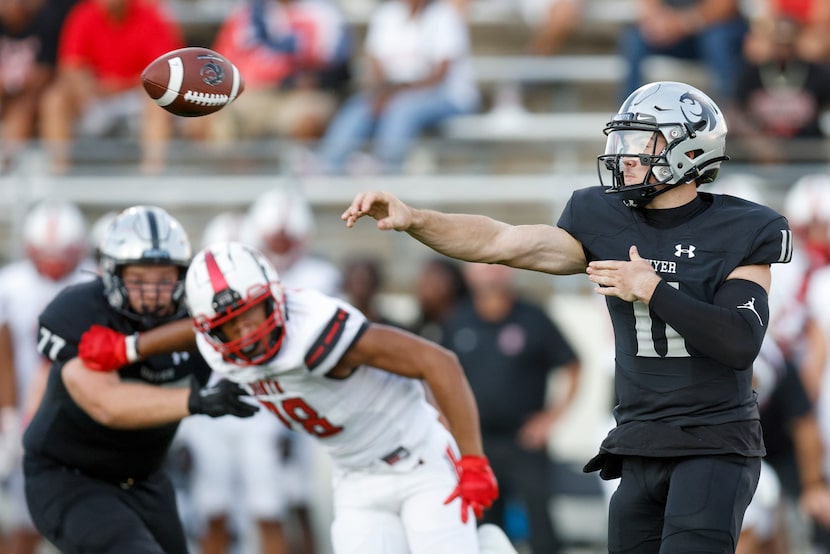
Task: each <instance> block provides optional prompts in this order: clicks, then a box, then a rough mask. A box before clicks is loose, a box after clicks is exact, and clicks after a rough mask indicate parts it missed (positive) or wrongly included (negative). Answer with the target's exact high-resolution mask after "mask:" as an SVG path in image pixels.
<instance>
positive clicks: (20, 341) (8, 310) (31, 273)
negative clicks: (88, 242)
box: [0, 259, 97, 403]
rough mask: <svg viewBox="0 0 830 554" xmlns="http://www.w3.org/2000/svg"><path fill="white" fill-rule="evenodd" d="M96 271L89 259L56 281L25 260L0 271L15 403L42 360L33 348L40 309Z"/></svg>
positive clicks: (0, 306)
mask: <svg viewBox="0 0 830 554" xmlns="http://www.w3.org/2000/svg"><path fill="white" fill-rule="evenodd" d="M96 273H97V272H96V267H95V264H94V263H93V262H92V260H89V259H85V260H83V261H81V263H79V264H78V266H77V267H76V268H75V269H73V270H72V271H71V272H70V273H69V274H68V275H66V276H65V277H64V278H62V279H60V280H59V281H53V280H51V279H49V278H47V277H44V276H43V275H41V274H40V273H38V271H37V269H36V268H35V265H34V264H33V263H32V262H30V261H29V260H20V261H17V262H13V263H11V264H9V265H7V266H5V267H4V268H3V269H2V270H0V324H6V325H8V326H9V330H10V331H11V337H12V349H13V352H14V368H15V377H16V380H17V399H18V402H20V403H22V402H23V399H24V398H25V397H26V394H27V392H28V390H29V387H30V386H31V381H32V378H33V377H34V375H35V373H36V372H37V369H38V368H39V367H41V365H42V364H43V363H44V362H45V360H44V358H43V357H42V356H41V355H40V353H39V352H38V349H37V340H38V322H37V318H38V316H39V315H40V312H42V311H43V309H44V308H45V307H46V305H47V304H49V302H50V301H51V300H52V299H53V298H54V297H55V296H56V295H57V294H58V293H59V292H60V291H61V290H63V289H64V288H65V287H68V286H69V285H74V284H76V283H81V282H83V281H89V280H91V279H93V278H94V277H95V275H96Z"/></svg>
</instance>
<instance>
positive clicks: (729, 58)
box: [0, 0, 830, 554]
mask: <svg viewBox="0 0 830 554" xmlns="http://www.w3.org/2000/svg"><path fill="white" fill-rule="evenodd" d="M171 1H172V0H0V132H1V133H2V134H1V135H0V137H1V138H0V140H2V148H1V149H0V175H1V174H3V173H4V172H5V171H8V170H11V169H12V168H13V167H14V163H15V160H16V157H17V156H18V155H19V154H20V153H21V152H23V151H24V150H26V149H31V148H34V149H40V150H42V151H43V152H44V153H46V154H47V159H48V160H49V164H50V166H49V169H48V170H49V171H51V172H53V173H55V174H64V173H67V172H71V171H72V148H73V142H74V140H75V139H76V138H77V137H80V136H92V137H98V138H108V137H116V136H124V135H127V136H132V137H134V138H136V139H137V140H138V142H139V144H140V145H141V161H140V167H141V170H142V171H143V172H145V173H148V174H157V173H159V172H163V171H164V170H165V166H166V164H167V162H168V160H166V159H165V156H166V155H167V152H168V149H167V148H166V147H165V145H166V144H167V143H168V142H169V141H172V140H176V139H185V140H188V141H194V142H199V143H205V144H206V145H207V146H209V147H222V145H226V144H229V143H233V142H235V141H240V140H256V139H260V138H282V139H287V140H289V141H290V142H291V144H293V145H294V150H293V154H294V155H293V157H292V160H293V163H294V165H295V167H294V169H295V170H296V171H298V172H300V173H305V174H361V175H365V174H393V173H398V172H401V171H402V170H403V166H404V163H405V160H406V157H407V155H408V154H409V153H410V152H411V150H412V148H413V145H414V144H415V143H416V142H417V141H418V140H419V138H420V137H421V136H423V135H425V134H426V133H428V132H430V130H431V129H434V128H435V127H436V126H437V125H439V124H440V123H441V122H442V121H445V120H447V119H448V118H452V117H455V116H459V115H463V114H471V113H477V112H486V111H487V110H488V109H490V108H491V106H490V104H489V102H488V98H487V97H486V95H484V94H482V91H481V89H480V87H479V85H478V83H477V81H476V77H475V74H474V69H473V64H472V61H473V58H472V56H473V44H472V39H471V27H470V26H471V24H470V20H471V17H472V16H471V14H472V12H474V9H475V6H474V5H473V3H474V2H475V1H476V0H381V1H378V2H377V3H375V4H373V7H372V10H371V15H370V17H369V19H368V22H367V25H366V29H365V36H361V37H359V36H358V34H357V33H356V32H355V27H354V25H353V24H352V23H350V21H349V19H348V18H347V17H346V15H345V14H344V10H343V6H341V5H339V4H338V3H337V2H335V1H334V0H238V1H236V2H233V3H231V2H229V3H228V7H227V14H226V17H225V18H224V20H223V21H221V23H220V24H219V25H218V28H217V32H216V34H215V37H214V39H213V42H212V43H211V44H200V46H209V47H212V48H214V49H215V50H217V51H218V52H220V53H222V54H223V55H225V56H226V57H228V58H229V59H230V60H232V61H233V62H234V63H235V64H236V65H237V66H238V67H239V68H240V70H241V72H242V74H243V76H244V77H245V80H246V91H245V93H244V94H243V95H241V96H240V97H239V98H238V99H237V100H236V101H235V102H234V103H233V104H232V105H230V106H229V107H228V108H226V109H223V110H222V111H221V112H218V113H217V114H215V115H214V116H210V117H205V118H196V119H192V120H177V119H175V118H174V117H173V116H171V115H170V114H168V113H167V112H165V111H163V110H161V109H159V108H158V106H156V105H155V104H154V103H152V101H150V100H149V98H148V97H147V96H146V95H145V94H144V93H143V91H142V90H141V87H140V80H139V77H140V74H141V71H142V70H143V69H144V67H146V65H147V64H148V63H149V62H151V61H152V60H153V59H155V58H156V57H158V56H159V55H161V54H163V53H165V52H167V51H169V50H172V49H175V48H179V47H181V46H184V45H188V40H187V29H186V28H185V27H184V26H183V25H182V23H180V22H177V21H176V19H175V18H174V17H173V16H172V13H173V11H172V10H171V5H170V4H169V3H170V2H171ZM344 1H348V0H344ZM502 1H503V2H505V3H510V4H511V8H512V9H515V10H516V12H517V13H519V14H521V16H522V17H523V21H524V22H525V24H526V25H527V41H526V55H527V56H556V55H557V54H558V53H560V52H562V51H563V50H564V49H566V48H567V43H568V40H569V38H570V37H571V36H572V34H573V33H574V32H575V31H576V29H577V28H578V26H579V25H582V24H584V17H585V14H586V10H587V8H586V5H587V4H589V3H590V2H592V1H593V0H502ZM630 6H631V14H630V18H629V19H628V20H627V22H626V23H625V24H624V27H623V32H621V33H620V40H619V44H618V46H617V48H618V50H617V51H616V53H618V54H619V55H620V56H621V57H622V58H623V59H624V60H625V63H626V68H627V73H626V78H625V79H623V80H622V81H621V82H620V83H619V96H620V98H624V97H626V96H627V95H628V94H629V93H630V92H631V91H632V90H634V89H635V88H636V87H637V86H639V85H640V84H642V80H643V78H644V77H643V70H642V68H643V64H644V63H645V62H646V60H647V59H648V58H649V57H650V56H653V55H661V56H669V57H677V58H679V59H694V60H698V61H699V62H701V63H702V64H703V66H704V67H705V68H706V69H707V72H708V73H709V75H710V79H711V88H710V90H711V93H712V95H713V97H715V98H716V99H717V100H718V102H719V104H720V105H721V106H722V107H723V108H724V110H726V111H727V120H728V121H729V125H730V136H736V137H740V138H742V139H743V140H742V141H735V142H733V144H738V145H742V146H738V148H739V149H741V148H743V149H745V152H742V154H743V155H744V156H747V157H748V159H751V160H753V161H755V162H758V163H781V162H786V161H788V155H789V154H788V153H789V152H791V151H792V150H794V149H800V150H802V153H803V149H804V147H803V145H804V144H807V143H806V142H801V141H809V140H811V139H817V138H823V137H824V135H825V130H824V129H823V128H822V126H821V125H820V122H821V121H820V119H821V114H822V112H823V111H824V110H826V109H827V108H828V104H830V73H828V72H830V66H828V63H830V2H827V1H823V0H812V1H811V0H800V1H796V0H789V1H788V0H754V1H751V0H750V1H745V2H739V1H738V0H632V1H631V2H630ZM192 45H194V46H195V45H196V44H192ZM609 113H610V112H609ZM597 133H598V134H599V130H597ZM815 161H822V162H826V159H825V158H824V155H823V153H821V152H819V151H817V152H816V158H815ZM716 185H717V187H713V190H715V188H717V189H718V190H717V192H723V193H727V194H733V195H736V196H742V197H746V198H749V199H751V200H756V201H760V202H761V203H764V202H765V199H764V198H763V194H764V193H763V188H762V187H761V186H760V185H759V184H758V182H757V181H755V180H753V179H752V178H750V177H748V176H735V178H734V179H731V180H724V181H723V182H721V183H717V182H716ZM704 190H706V189H704ZM783 212H784V214H785V215H786V216H787V218H788V219H789V221H790V224H791V226H792V229H793V231H794V232H795V241H796V243H795V246H796V255H795V256H794V261H793V262H792V263H790V264H786V265H776V266H775V267H774V270H773V277H774V281H773V287H772V296H771V299H770V303H771V308H772V312H773V313H772V316H771V326H770V330H769V332H768V334H767V337H768V340H767V345H766V346H765V348H764V351H763V352H762V354H761V357H760V358H759V360H758V362H757V363H756V365H755V384H756V390H757V392H758V400H759V404H760V406H761V408H762V417H763V424H764V433H765V441H766V445H767V450H768V456H767V458H766V466H765V468H764V473H763V478H762V483H761V485H759V489H758V493H757V494H756V498H755V499H754V501H753V504H752V506H751V507H750V510H749V511H748V512H747V517H746V521H745V525H744V533H743V534H742V538H741V543H740V544H739V552H740V553H741V554H784V553H787V552H805V553H816V554H819V553H830V488H828V484H827V477H828V476H830V454H828V453H830V367H828V366H830V316H828V314H827V310H826V309H825V308H824V305H825V303H826V302H825V301H824V291H825V290H827V287H828V286H830V282H828V281H830V174H811V175H805V176H803V177H801V178H799V179H798V180H797V181H795V182H793V183H792V184H791V186H789V187H788V190H787V195H786V201H785V204H784V209H783ZM112 217H113V214H105V215H104V216H103V217H101V218H100V219H99V220H97V221H95V222H89V221H88V220H87V218H86V216H85V215H84V214H83V213H82V211H81V209H80V208H79V207H78V206H76V205H73V204H72V203H69V202H66V201H62V200H57V199H51V200H45V201H43V202H40V203H38V204H36V205H34V206H32V207H31V209H30V210H29V212H28V213H27V214H26V217H25V221H24V224H23V226H22V237H21V238H22V241H23V244H22V248H21V249H20V250H21V252H22V253H23V256H22V257H21V258H20V259H19V260H14V261H12V262H10V263H9V264H7V265H6V266H5V267H2V269H0V554H32V553H34V552H42V551H44V550H48V547H45V546H44V545H43V544H42V543H41V540H40V538H39V536H38V535H37V534H36V533H35V532H34V530H33V528H32V525H31V521H30V520H29V518H28V517H27V511H26V508H25V501H24V499H23V495H22V474H21V471H20V434H21V432H22V429H24V428H25V426H26V424H27V422H28V419H29V418H30V417H31V414H32V413H33V410H34V407H35V406H37V403H38V401H39V397H40V392H41V390H42V387H43V382H44V381H43V380H44V373H45V371H46V370H47V367H48V366H46V365H44V361H43V360H42V359H40V357H39V355H38V354H37V348H36V344H35V343H36V340H37V337H36V334H35V329H36V319H37V316H38V314H39V312H40V311H41V310H42V308H43V307H44V306H45V305H46V304H47V303H48V301H49V300H50V299H51V298H52V297H54V295H55V294H56V293H57V292H58V291H59V290H60V289H62V288H63V287H65V286H67V285H70V284H73V283H76V282H79V281H81V280H84V279H88V278H90V277H91V276H93V275H95V273H96V271H97V269H96V264H95V255H96V245H97V243H98V241H99V240H100V238H101V236H102V235H103V232H104V230H105V229H106V225H107V224H108V222H109V221H110V220H111V218H112ZM90 223H91V224H90ZM315 228H316V224H315V215H314V213H313V211H312V209H311V206H310V205H309V203H308V202H307V200H306V198H305V196H304V194H303V191H302V190H300V189H299V188H298V189H290V190H289V189H285V190H284V189H275V190H272V191H268V192H267V193H266V194H264V195H262V196H261V197H258V198H256V199H255V200H254V201H253V202H251V204H250V207H249V209H248V210H247V211H245V212H240V213H235V212H221V213H216V214H215V218H214V219H212V220H211V221H210V223H209V224H208V225H207V226H206V227H205V228H204V229H203V230H202V231H201V232H199V233H196V235H195V236H200V237H202V242H203V244H208V243H211V242H214V241H218V240H230V239H233V240H240V241H243V242H247V243H250V244H253V245H255V246H256V247H257V248H260V249H261V250H262V251H263V252H265V253H266V254H267V255H268V257H269V259H270V260H271V261H272V262H273V264H274V266H275V267H276V268H277V270H278V271H279V273H280V276H281V278H282V281H283V282H284V283H285V284H286V285H287V286H290V287H293V286H303V287H310V288H316V289H319V290H322V291H324V292H325V293H327V294H330V295H335V296H341V297H343V298H347V299H349V301H350V302H352V303H353V304H354V305H355V306H357V307H358V308H360V309H361V310H362V311H363V312H364V313H365V314H366V315H367V317H368V318H369V319H371V320H373V321H379V322H385V323H389V324H393V325H399V326H402V327H407V328H410V329H412V330H414V331H415V332H417V333H419V334H420V335H421V336H423V337H425V338H428V339H429V340H433V341H435V342H438V343H440V344H442V345H444V346H446V347H447V348H449V349H451V350H453V351H454V352H455V353H456V354H457V355H458V356H459V358H460V359H461V360H462V363H463V365H464V367H465V370H466V371H467V372H468V379H469V380H470V383H471V386H472V387H473V390H474V393H475V394H476V397H477V399H478V401H479V408H480V412H481V422H482V433H483V437H484V441H485V449H486V451H487V454H488V455H489V456H490V459H491V461H492V465H493V469H494V471H495V472H496V475H497V478H498V480H499V483H500V485H501V487H502V494H503V501H502V502H500V503H499V504H497V505H496V506H495V507H494V508H493V509H492V510H491V511H489V512H488V514H487V517H488V520H491V521H493V522H496V523H499V524H500V525H502V527H504V528H505V529H506V530H507V531H508V534H509V535H510V537H511V539H513V540H514V542H515V543H516V544H517V545H519V546H520V548H522V549H523V552H528V553H535V554H541V553H542V552H544V553H546V554H551V553H556V552H560V551H561V552H564V551H565V550H566V548H567V546H568V545H567V544H566V540H565V538H564V537H565V535H567V533H564V532H563V531H564V530H562V529H557V528H556V519H557V518H555V517H552V515H551V513H550V506H551V497H552V495H553V492H554V491H553V486H552V483H553V482H554V475H553V474H554V472H555V471H556V467H555V465H554V462H555V459H554V456H553V455H552V451H551V448H550V444H551V442H552V441H553V440H554V439H555V436H556V433H557V430H558V426H560V425H561V424H562V421H563V417H564V414H566V413H567V412H568V410H569V409H571V408H572V406H573V402H574V398H575V397H576V395H577V394H578V393H579V392H580V390H581V389H580V385H581V384H582V382H583V381H582V379H581V378H580V376H581V374H582V371H583V370H582V367H581V365H582V362H581V355H580V351H579V350H578V349H577V348H576V347H575V346H574V345H573V344H571V343H570V342H569V340H568V339H567V338H566V337H567V336H568V333H566V332H563V330H560V329H559V328H558V327H557V324H556V323H555V320H556V317H555V316H556V314H555V313H551V310H550V309H549V308H548V306H547V305H546V304H542V303H541V302H540V301H539V299H535V298H531V297H530V296H528V295H526V294H524V291H522V290H521V287H520V286H518V284H517V282H516V280H515V278H514V276H513V275H512V272H511V271H510V270H508V269H507V268H505V267H479V266H477V265H475V264H468V265H460V264H456V263H453V262H451V261H450V260H449V259H445V258H436V259H433V260H429V261H428V262H427V263H425V264H424V265H423V266H422V267H420V268H417V271H416V274H415V275H414V276H413V279H412V283H411V290H409V291H407V298H408V299H410V300H411V304H412V305H413V306H414V307H415V309H414V312H408V311H407V312H401V311H398V310H396V309H394V307H395V306H396V304H394V303H388V302H384V301H383V299H384V292H387V291H385V288H384V287H385V281H384V276H383V272H382V267H383V264H382V260H380V259H378V258H377V257H376V256H375V255H374V254H373V253H371V252H366V254H365V256H364V257H358V258H355V259H352V260H350V263H349V264H348V265H345V266H343V267H338V266H337V265H335V264H334V263H332V262H331V261H330V260H327V259H325V258H324V257H323V256H322V255H321V254H319V252H317V251H316V250H315V247H314V233H315ZM565 331H566V330H565ZM597 341H605V342H606V343H610V337H607V336H605V335H603V334H602V333H596V335H595V336H594V337H593V342H594V344H596V342H597ZM601 347H602V346H597V348H601ZM519 399H520V400H519ZM604 403H605V404H609V406H608V410H609V414H610V408H611V406H610V403H611V400H610V399H608V400H607V402H604ZM260 415H261V416H262V417H260ZM260 415H258V416H256V417H254V418H253V419H252V420H245V421H242V420H237V419H234V418H224V419H221V420H219V421H208V420H207V419H202V418H200V417H193V418H188V419H187V420H186V421H185V423H184V424H183V425H182V427H181V430H180V435H179V440H178V442H177V447H176V448H175V449H174V451H173V454H172V455H171V457H170V460H169V470H170V472H171V475H173V476H174V477H175V482H176V483H177V485H178V487H179V493H180V510H181V512H182V517H183V519H184V522H185V526H186V528H187V530H188V533H189V535H190V539H191V540H192V545H191V546H192V549H193V552H201V553H204V554H211V553H221V552H235V553H239V554H248V553H252V552H263V553H269V554H270V553H280V552H291V553H298V554H311V553H317V554H326V553H327V552H328V551H329V548H328V546H327V545H326V544H325V540H326V537H327V531H326V526H327V525H328V523H329V522H330V517H331V513H330V512H331V507H330V505H329V502H330V498H329V496H327V495H328V492H327V491H328V480H327V479H328V478H327V472H328V468H327V466H326V463H327V462H326V461H325V457H324V456H322V454H321V453H320V452H319V451H318V450H317V447H316V446H315V445H314V444H312V443H310V442H309V441H307V440H306V439H304V438H303V437H301V436H299V435H295V434H293V433H291V432H289V431H287V430H285V429H283V428H282V427H281V426H280V425H279V423H278V420H277V419H276V418H273V417H270V416H269V415H267V413H266V412H265V411H263V412H261V414H260ZM591 431H592V430H591ZM599 432H600V431H599V430H597V434H598V435H599ZM263 445H267V446H268V448H262V446H263ZM598 487H599V485H597V488H598ZM517 514H518V515H517Z"/></svg>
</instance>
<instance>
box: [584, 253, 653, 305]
mask: <svg viewBox="0 0 830 554" xmlns="http://www.w3.org/2000/svg"><path fill="white" fill-rule="evenodd" d="M628 256H629V258H630V259H631V261H627V262H626V261H621V260H596V261H593V262H591V263H589V264H588V269H587V272H588V279H590V280H591V281H592V282H594V283H596V284H598V285H600V286H599V288H597V289H594V292H596V293H597V294H602V295H604V296H616V297H617V298H620V299H622V300H625V301H626V302H634V301H636V300H640V301H641V302H645V303H646V304H648V303H649V301H650V300H651V295H652V294H653V293H654V289H656V288H657V285H659V284H660V276H659V275H657V272H656V271H655V270H654V267H653V266H652V265H651V262H649V261H648V260H646V259H644V258H642V257H641V256H640V252H639V251H638V250H637V247H636V246H631V247H630V248H629V249H628Z"/></svg>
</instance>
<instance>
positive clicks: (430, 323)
mask: <svg viewBox="0 0 830 554" xmlns="http://www.w3.org/2000/svg"><path fill="white" fill-rule="evenodd" d="M469 293H470V292H469V287H468V286H467V282H466V281H465V280H464V274H463V272H462V271H461V266H460V265H459V264H458V262H456V261H454V260H452V259H450V258H446V257H443V256H441V257H434V258H431V259H429V260H427V261H426V263H424V265H423V266H422V267H421V270H420V272H419V273H418V277H417V279H416V281H415V298H416V300H417V301H418V318H417V319H416V321H415V324H414V325H413V326H412V329H411V331H412V332H414V333H417V334H419V335H421V336H422V337H424V338H425V339H429V340H431V341H433V342H438V343H440V342H442V341H443V339H444V323H445V322H446V321H447V319H449V318H450V316H451V315H452V313H453V311H454V310H455V309H456V308H457V307H458V305H459V304H460V303H461V302H462V301H464V300H465V299H467V298H468V296H469Z"/></svg>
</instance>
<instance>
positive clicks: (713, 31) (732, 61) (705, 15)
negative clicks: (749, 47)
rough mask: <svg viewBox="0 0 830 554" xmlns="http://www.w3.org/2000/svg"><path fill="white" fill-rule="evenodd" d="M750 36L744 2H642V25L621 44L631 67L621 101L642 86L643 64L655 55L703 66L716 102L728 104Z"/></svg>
mask: <svg viewBox="0 0 830 554" xmlns="http://www.w3.org/2000/svg"><path fill="white" fill-rule="evenodd" d="M746 30H747V23H746V20H745V18H744V17H743V15H742V14H741V12H740V9H739V0H637V21H636V23H635V24H633V25H632V26H631V27H629V28H627V29H626V30H625V31H624V32H623V34H622V39H621V44H620V51H621V53H622V55H623V56H624V57H625V60H626V63H627V65H628V76H627V77H626V78H625V80H624V81H623V86H622V90H621V91H620V97H621V98H625V97H626V96H628V94H629V93H631V92H632V91H634V90H635V89H636V88H637V87H639V86H640V85H642V84H643V82H644V78H643V67H642V66H643V62H644V61H645V60H646V58H648V57H649V56H652V55H655V54H656V55H664V56H672V57H677V58H682V59H692V60H700V61H702V62H703V64H704V65H705V66H706V67H707V69H708V70H709V73H710V75H711V83H712V86H711V87H710V88H711V89H712V90H713V91H714V92H715V94H714V95H713V96H714V98H715V100H716V101H718V100H719V101H720V103H721V104H725V103H726V102H727V101H729V100H730V99H731V98H732V97H733V96H734V80H735V75H736V74H737V72H738V68H739V66H740V62H741V42H742V41H743V38H744V34H745V33H746Z"/></svg>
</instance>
